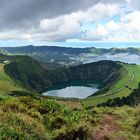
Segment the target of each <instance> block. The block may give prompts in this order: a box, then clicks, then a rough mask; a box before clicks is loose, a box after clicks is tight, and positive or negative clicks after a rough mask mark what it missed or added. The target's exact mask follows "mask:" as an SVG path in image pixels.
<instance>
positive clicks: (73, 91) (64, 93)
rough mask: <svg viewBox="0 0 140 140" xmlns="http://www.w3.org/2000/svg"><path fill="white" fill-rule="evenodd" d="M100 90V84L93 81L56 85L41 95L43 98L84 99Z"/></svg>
mask: <svg viewBox="0 0 140 140" xmlns="http://www.w3.org/2000/svg"><path fill="white" fill-rule="evenodd" d="M99 88H101V82H96V83H95V81H73V82H68V83H64V84H58V85H55V86H53V87H52V88H50V89H49V90H48V91H47V92H45V93H43V95H44V96H47V95H48V96H57V97H74V98H81V99H82V98H86V97H88V96H90V95H92V94H94V93H95V92H97V91H98V90H99Z"/></svg>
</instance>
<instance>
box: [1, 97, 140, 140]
mask: <svg viewBox="0 0 140 140" xmlns="http://www.w3.org/2000/svg"><path fill="white" fill-rule="evenodd" d="M130 112H131V113H130ZM139 113H140V107H137V108H131V107H127V106H124V107H121V108H107V107H106V108H94V109H92V110H91V111H87V110H79V111H73V110H71V109H68V108H66V107H64V106H62V105H60V104H58V103H57V102H56V101H55V100H48V99H43V98H37V99H35V98H34V99H33V98H31V97H19V98H12V99H10V100H9V99H8V100H5V101H0V120H1V121H0V139H4V140H7V139H9V140H15V139H16V140H62V139H63V140H70V139H71V140H72V139H73V140H75V139H80V140H84V139H88V140H93V139H96V140H101V139H111V140H120V139H122V140H139V138H140V137H139V132H140V118H139Z"/></svg>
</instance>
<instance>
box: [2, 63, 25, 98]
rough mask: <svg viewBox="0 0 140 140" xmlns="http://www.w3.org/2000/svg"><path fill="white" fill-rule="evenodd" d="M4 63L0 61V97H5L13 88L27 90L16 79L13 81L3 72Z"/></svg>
mask: <svg viewBox="0 0 140 140" xmlns="http://www.w3.org/2000/svg"><path fill="white" fill-rule="evenodd" d="M4 65H5V64H2V63H0V97H2V98H4V97H7V94H8V93H9V92H10V91H14V90H16V91H27V89H25V88H24V87H22V86H21V85H20V83H19V82H18V81H14V80H13V79H12V78H10V77H9V76H8V75H7V74H6V73H5V71H4Z"/></svg>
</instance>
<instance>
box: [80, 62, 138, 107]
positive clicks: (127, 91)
mask: <svg viewBox="0 0 140 140" xmlns="http://www.w3.org/2000/svg"><path fill="white" fill-rule="evenodd" d="M123 65H124V67H125V68H126V69H127V71H128V72H127V73H123V74H122V78H121V79H119V80H118V81H117V82H116V83H114V84H113V85H112V86H111V87H110V89H109V91H108V92H107V93H110V92H112V91H115V90H116V89H119V88H121V87H122V86H123V85H125V84H126V83H127V82H128V81H129V79H130V78H131V76H132V72H134V75H135V78H134V80H133V81H132V82H131V83H130V84H129V85H128V86H129V87H130V88H132V89H136V88H137V86H138V83H139V82H140V75H139V73H140V66H139V65H127V64H123ZM107 93H106V94H107ZM129 94H131V90H130V89H128V88H124V89H123V90H122V91H120V92H117V93H115V94H112V95H108V96H104V97H96V96H95V97H91V98H87V99H85V100H83V101H82V104H83V105H84V107H88V106H95V105H97V104H99V103H102V102H106V101H107V100H108V99H113V98H116V97H120V98H121V97H123V96H128V95H129Z"/></svg>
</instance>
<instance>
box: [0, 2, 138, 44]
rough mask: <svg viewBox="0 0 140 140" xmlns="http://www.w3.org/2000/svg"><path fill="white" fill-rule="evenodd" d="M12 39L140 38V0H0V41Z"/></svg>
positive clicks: (38, 40) (102, 39) (21, 40)
mask: <svg viewBox="0 0 140 140" xmlns="http://www.w3.org/2000/svg"><path fill="white" fill-rule="evenodd" d="M9 41H10V43H13V44H14V43H15V42H24V43H27V44H28V42H32V43H37V42H43V43H44V42H46V43H49V42H67V43H68V42H85V41H86V42H90V41H91V42H92V41H140V0H0V45H3V44H4V43H5V42H9ZM2 43H3V44H2ZM21 45H22V44H21Z"/></svg>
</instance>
